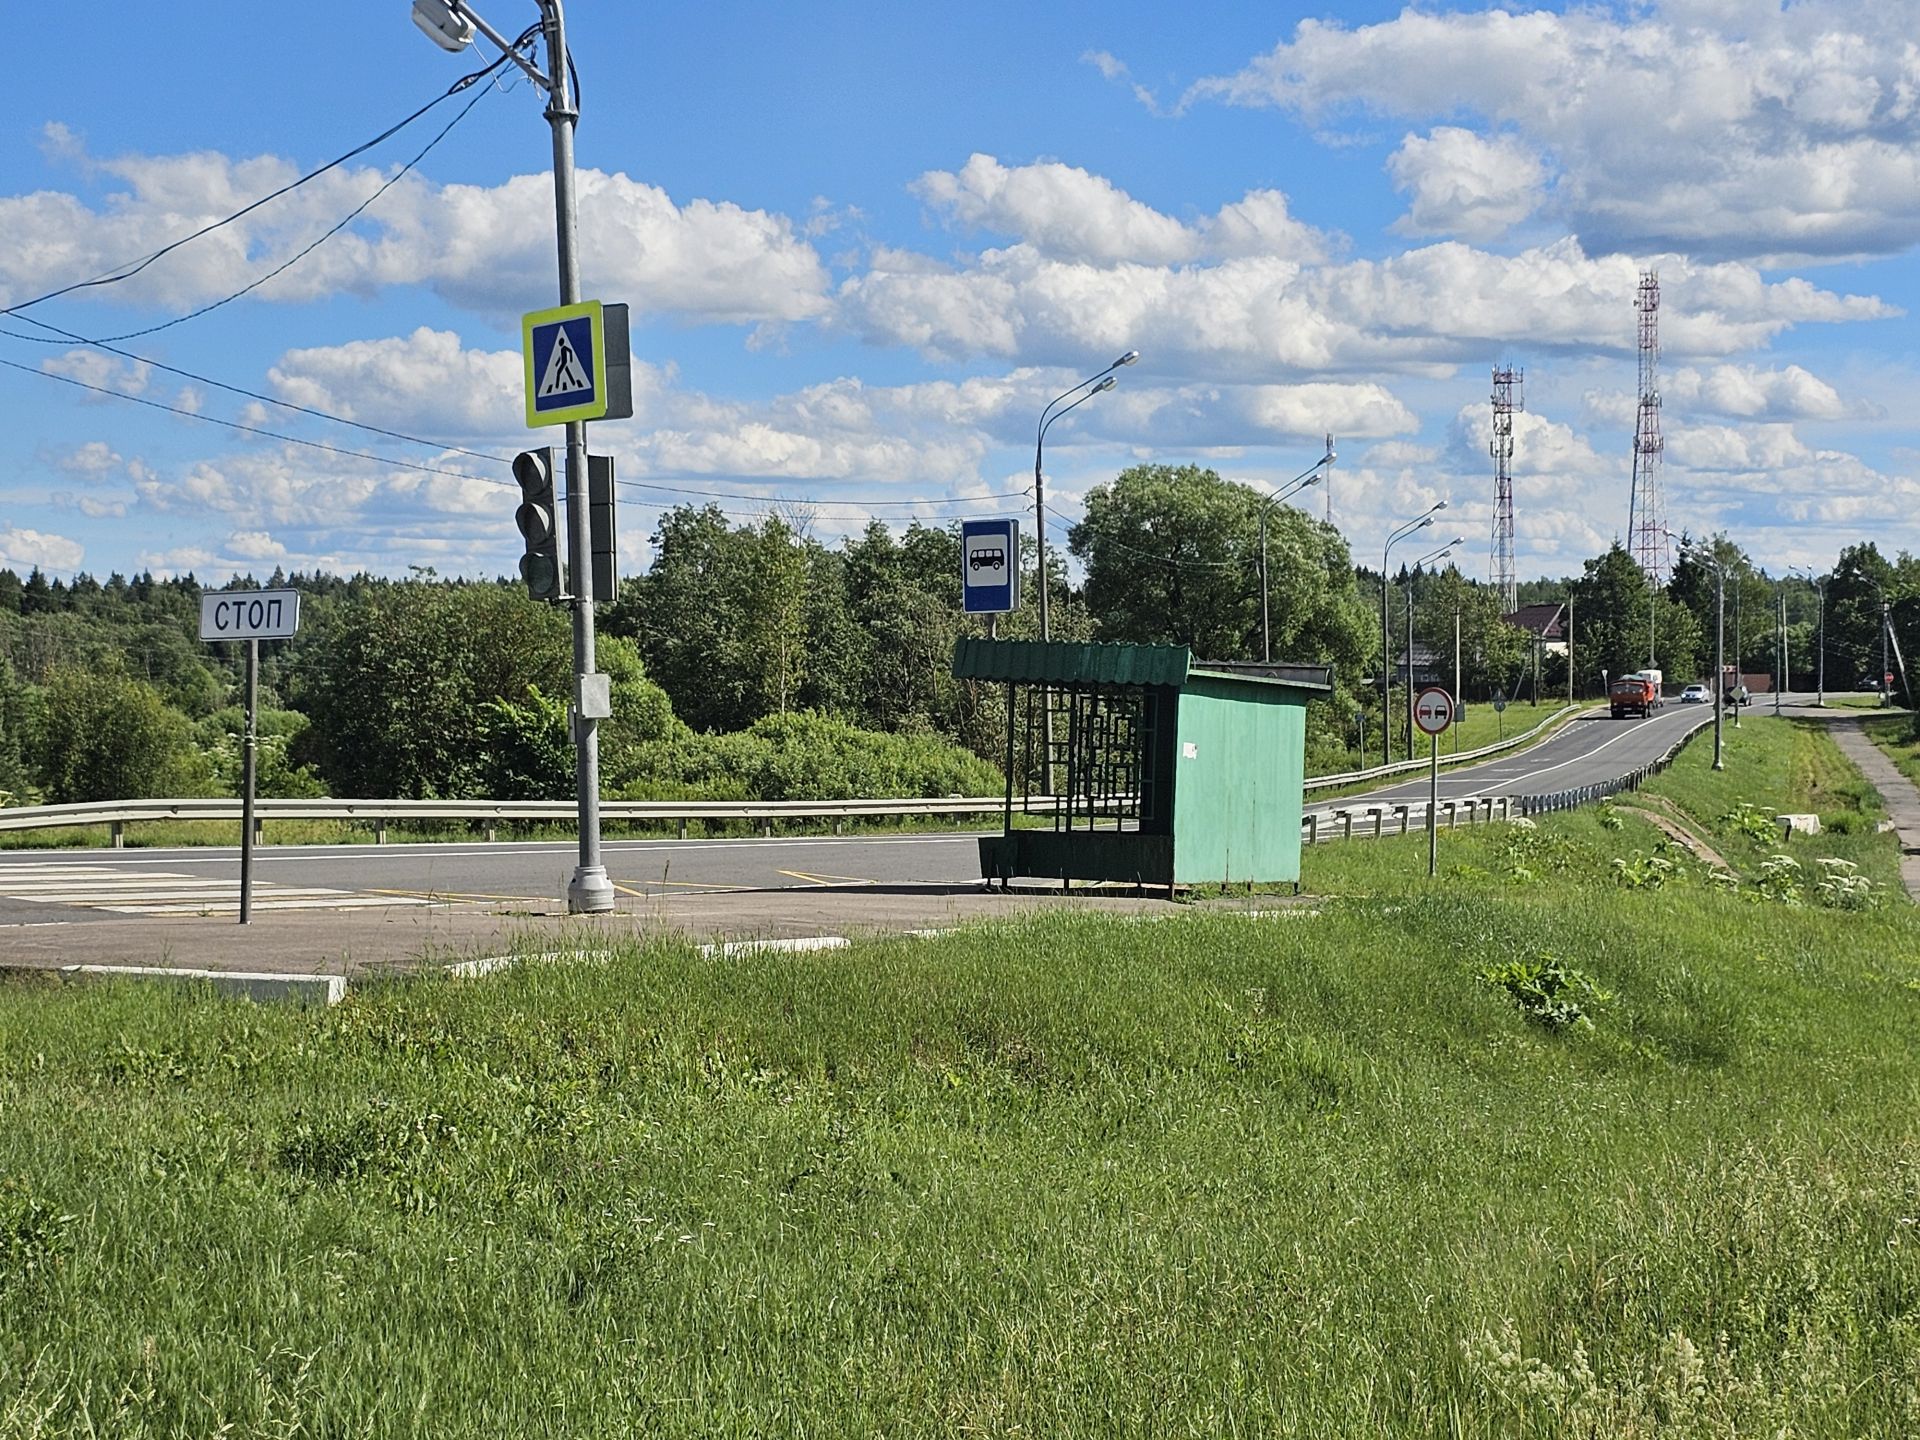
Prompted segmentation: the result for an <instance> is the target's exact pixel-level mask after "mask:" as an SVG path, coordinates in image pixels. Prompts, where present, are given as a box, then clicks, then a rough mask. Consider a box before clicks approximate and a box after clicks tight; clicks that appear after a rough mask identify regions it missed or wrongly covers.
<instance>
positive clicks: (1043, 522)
mask: <svg viewBox="0 0 1920 1440" xmlns="http://www.w3.org/2000/svg"><path fill="white" fill-rule="evenodd" d="M1139 358H1140V352H1139V351H1138V350H1129V351H1127V353H1126V354H1124V355H1122V356H1120V358H1119V359H1117V360H1115V361H1114V362H1113V363H1112V364H1111V365H1109V366H1107V368H1106V369H1104V370H1102V371H1100V372H1099V373H1098V374H1094V375H1089V376H1088V377H1087V378H1086V379H1084V380H1082V381H1081V382H1080V383H1079V384H1078V385H1075V386H1073V387H1072V388H1071V389H1069V390H1064V391H1062V392H1061V393H1060V394H1058V395H1056V396H1054V398H1053V399H1051V400H1049V401H1048V402H1047V408H1046V409H1044V410H1042V411H1041V412H1040V428H1039V430H1038V431H1037V432H1036V433H1035V435H1034V438H1033V543H1034V553H1035V555H1036V556H1037V557H1038V560H1039V567H1038V569H1037V571H1036V572H1035V579H1036V580H1037V582H1038V583H1037V584H1036V585H1035V587H1034V588H1035V589H1037V590H1038V591H1039V592H1040V638H1041V639H1042V640H1051V639H1052V638H1053V628H1052V625H1051V624H1050V623H1049V619H1048V615H1047V480H1046V473H1045V471H1044V470H1043V469H1042V459H1043V457H1044V455H1045V453H1046V445H1047V427H1048V426H1050V425H1052V424H1053V422H1054V421H1056V420H1058V419H1059V418H1060V417H1061V416H1062V415H1064V414H1066V413H1067V412H1068V411H1069V410H1071V409H1073V408H1074V407H1075V406H1077V405H1084V404H1086V403H1087V401H1089V400H1091V399H1092V398H1093V397H1094V396H1096V395H1098V394H1101V393H1102V392H1104V391H1107V390H1111V389H1113V387H1114V386H1115V385H1116V384H1118V383H1119V378H1118V377H1117V376H1116V375H1115V374H1114V373H1113V372H1114V371H1116V370H1118V369H1120V368H1121V367H1122V366H1124V365H1131V364H1133V362H1134V361H1136V360H1138V359H1139ZM1083 391H1084V392H1085V393H1084V394H1083V393H1082V392H1083ZM1069 396H1077V397H1078V398H1077V399H1074V400H1073V401H1072V403H1071V404H1067V405H1061V404H1060V402H1061V401H1062V400H1066V399H1067V398H1068V397H1069ZM1056 406H1058V407H1059V408H1057V409H1056V408H1055V407H1056ZM1040 727H1041V745H1042V748H1043V749H1044V751H1045V753H1044V754H1043V755H1042V756H1041V759H1040V774H1041V789H1043V790H1045V791H1046V792H1047V793H1048V794H1052V793H1053V706H1052V705H1051V704H1049V703H1048V701H1047V691H1046V687H1045V686H1042V687H1041V689H1040Z"/></svg>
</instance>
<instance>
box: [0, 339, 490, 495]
mask: <svg viewBox="0 0 1920 1440" xmlns="http://www.w3.org/2000/svg"><path fill="white" fill-rule="evenodd" d="M0 365H4V366H6V367H7V368H8V369H9V370H19V371H21V372H23V373H24V374H27V375H38V376H40V377H42V378H43V379H47V380H58V381H59V382H60V383H61V384H62V385H73V386H77V387H78V388H79V389H82V390H91V391H93V393H94V394H96V395H109V396H111V397H112V398H114V399H115V400H125V401H128V402H129V403H131V404H134V405H145V406H146V407H148V408H149V409H151V410H164V411H166V412H167V413H168V414H170V415H183V416H185V417H186V418H187V419H189V420H199V421H202V422H203V423H205V424H208V425H222V426H225V427H226V428H227V429H229V430H239V431H242V432H243V433H245V434H248V435H260V436H264V437H265V438H267V439H269V440H282V441H285V442H286V443H287V444H289V445H304V446H306V447H307V448H308V449H310V450H324V451H326V452H327V453H328V454H330V455H346V456H350V457H352V458H353V459H355V460H373V461H377V462H378V463H379V464H382V465H397V466H399V467H400V468H401V469H403V470H419V471H422V472H424V473H425V474H428V475H446V476H449V477H451V478H452V479H455V480H478V481H480V482H481V483H483V484H487V485H495V484H498V485H509V484H512V483H513V482H512V481H510V480H499V479H496V478H495V477H493V476H490V475H470V474H468V473H467V472H466V471H464V470H447V469H444V468H442V467H440V466H438V465H420V464H416V463H415V462H414V461H411V460H396V459H393V458H392V457H391V456H387V455H374V454H371V453H369V452H368V451H365V450H348V449H346V448H344V447H343V446H339V445H328V444H326V443H325V442H324V441H320V440H303V439H301V438H300V437H299V436H298V435H285V434H282V433H281V432H280V431H278V430H267V429H263V428H261V427H260V426H258V425H243V424H241V423H240V422H239V421H238V420H223V419H221V418H220V417H219V416H218V415H202V414H201V413H200V412H199V411H197V410H189V409H187V408H186V407H185V406H181V405H169V404H167V403H166V402H165V401H164V400H149V399H147V398H146V397H145V396H144V395H129V394H127V393H126V392H125V391H124V390H110V389H108V388H107V387H106V386H104V385H94V384H90V383H89V382H87V381H85V380H76V379H75V378H74V377H73V376H71V375H59V374H55V373H54V372H53V371H51V370H36V369H34V368H33V366H31V365H22V364H21V363H20V362H19V361H17V360H6V359H0ZM485 458H491V457H485Z"/></svg>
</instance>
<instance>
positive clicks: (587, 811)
mask: <svg viewBox="0 0 1920 1440" xmlns="http://www.w3.org/2000/svg"><path fill="white" fill-rule="evenodd" d="M537 3H538V4H539V7H540V33H541V37H542V39H543V40H544V41H545V42H546V51H547V71H548V73H546V74H542V73H541V72H540V71H539V70H538V69H537V68H536V67H535V66H534V65H533V63H532V62H531V61H530V60H528V59H527V57H526V56H524V55H522V54H521V53H520V50H519V48H518V46H517V44H516V42H514V41H511V40H508V39H507V38H506V37H505V36H504V35H502V34H501V33H500V32H499V31H498V30H495V29H494V28H493V27H492V26H491V25H489V24H488V23H487V22H486V21H485V20H484V19H483V18H481V16H480V14H479V13H478V12H477V11H476V10H474V9H473V7H472V6H471V5H469V4H467V3H466V0H414V3H413V21H414V24H416V25H418V26H419V27H420V29H421V31H422V32H423V33H424V34H425V35H426V36H427V38H429V39H430V40H432V41H433V43H434V44H436V45H438V46H439V47H440V48H441V49H442V50H446V51H448V52H449V53H452V54H458V53H459V52H460V51H462V50H464V49H466V48H467V46H469V45H470V44H472V43H473V34H474V31H476V30H478V31H479V32H480V33H481V34H482V35H485V36H486V37H487V39H488V40H489V41H491V42H492V43H493V44H494V45H495V46H497V47H498V48H499V50H500V52H501V54H503V55H505V56H506V57H507V58H508V59H509V60H511V61H512V62H513V63H514V64H515V65H517V66H518V67H519V68H520V69H521V70H522V71H523V72H524V73H525V74H526V76H527V78H528V79H530V80H532V81H533V83H534V84H536V85H538V86H539V87H540V88H541V89H542V90H544V91H546V95H547V108H546V111H545V114H546V118H547V124H548V125H549V126H550V127H551V128H552V131H553V218H554V241H555V248H556V250H557V251H558V254H559V270H560V303H561V304H562V305H563V306H565V305H577V304H579V303H580V261H579V230H580V225H579V211H578V207H577V206H576V204H575V201H574V185H573V132H574V127H575V126H576V125H577V124H578V123H579V120H580V109H579V106H578V104H577V103H576V98H577V97H575V95H574V93H573V90H572V87H571V80H570V75H571V66H570V64H569V61H568V58H567V34H566V22H565V18H564V16H563V15H562V14H561V10H560V0H537ZM566 429H567V496H566V500H567V564H568V568H569V569H570V570H571V571H572V572H573V577H572V578H573V594H572V596H571V599H570V604H571V605H572V608H573V710H572V717H573V768H574V788H575V790H576V792H577V795H578V798H579V815H580V827H579V828H580V858H579V863H578V864H576V865H575V866H574V868H573V876H572V878H571V879H570V880H568V882H567V909H568V910H570V911H572V912H574V913H575V914H582V913H585V914H598V913H602V912H605V911H608V910H611V909H613V884H612V882H611V881H609V880H608V879H607V867H606V866H605V865H604V864H602V863H601V858H600V719H601V717H603V716H604V715H606V714H607V677H606V676H604V675H601V674H600V673H599V672H598V671H597V670H596V668H595V665H594V645H593V540H592V530H591V524H592V521H591V515H592V504H593V502H592V493H591V492H592V487H591V486H590V485H589V483H588V480H587V426H586V422H585V421H584V420H572V421H569V422H568V423H567V427H566Z"/></svg>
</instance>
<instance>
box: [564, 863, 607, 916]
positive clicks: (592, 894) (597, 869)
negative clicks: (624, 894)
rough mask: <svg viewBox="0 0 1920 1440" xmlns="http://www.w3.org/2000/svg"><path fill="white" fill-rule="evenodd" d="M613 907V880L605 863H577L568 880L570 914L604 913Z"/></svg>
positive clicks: (568, 911)
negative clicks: (571, 876) (608, 875)
mask: <svg viewBox="0 0 1920 1440" xmlns="http://www.w3.org/2000/svg"><path fill="white" fill-rule="evenodd" d="M611 909H613V882H612V881H611V880H609V879H607V868H606V866H604V865H576V866H574V867H573V878H572V879H570V880H568V881H567V913H568V914H569V915H604V914H606V913H607V912H608V911H609V910H611Z"/></svg>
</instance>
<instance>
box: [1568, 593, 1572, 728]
mask: <svg viewBox="0 0 1920 1440" xmlns="http://www.w3.org/2000/svg"><path fill="white" fill-rule="evenodd" d="M1567 704H1569V705H1571V704H1573V596H1571V595H1569V596H1567Z"/></svg>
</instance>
